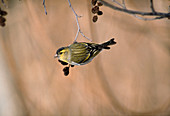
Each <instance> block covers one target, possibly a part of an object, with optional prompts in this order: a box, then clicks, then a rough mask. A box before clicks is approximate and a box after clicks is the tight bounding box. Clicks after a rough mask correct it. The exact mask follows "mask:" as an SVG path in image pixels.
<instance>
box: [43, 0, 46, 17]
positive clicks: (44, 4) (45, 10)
mask: <svg viewBox="0 0 170 116" xmlns="http://www.w3.org/2000/svg"><path fill="white" fill-rule="evenodd" d="M43 5H44V10H45V14H46V15H47V9H46V6H45V0H43Z"/></svg>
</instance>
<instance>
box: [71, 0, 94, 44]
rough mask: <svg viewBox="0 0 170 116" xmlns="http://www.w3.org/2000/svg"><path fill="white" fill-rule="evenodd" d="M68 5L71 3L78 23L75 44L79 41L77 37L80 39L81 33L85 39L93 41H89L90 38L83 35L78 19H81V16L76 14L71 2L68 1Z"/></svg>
mask: <svg viewBox="0 0 170 116" xmlns="http://www.w3.org/2000/svg"><path fill="white" fill-rule="evenodd" d="M68 3H69V6H70V8H71V9H72V11H73V13H74V15H75V17H76V23H77V27H78V30H77V34H76V37H75V39H74V42H76V41H77V37H78V35H79V33H80V34H81V35H82V36H83V37H85V38H86V39H88V40H89V41H92V40H91V39H89V38H88V37H86V36H85V35H84V34H83V32H82V31H81V29H80V24H79V21H78V18H80V17H81V16H79V15H77V13H76V12H75V10H74V9H73V7H72V6H71V2H70V0H68Z"/></svg>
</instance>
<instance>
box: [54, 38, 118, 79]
mask: <svg viewBox="0 0 170 116" xmlns="http://www.w3.org/2000/svg"><path fill="white" fill-rule="evenodd" d="M115 44H116V42H115V41H114V38H112V39H110V40H109V41H107V42H104V43H102V44H96V43H87V42H74V43H73V44H71V45H69V46H67V47H61V48H59V49H58V50H57V51H56V54H55V56H54V58H58V61H59V62H60V63H61V64H62V65H69V67H70V66H71V67H74V66H75V65H85V64H88V63H89V62H91V61H92V60H93V58H95V56H97V55H98V54H99V53H100V52H101V51H102V50H103V49H106V50H108V49H110V47H109V46H111V45H115ZM69 67H65V68H64V69H63V71H64V74H65V76H67V75H68V74H69Z"/></svg>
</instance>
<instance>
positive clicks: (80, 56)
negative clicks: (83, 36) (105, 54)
mask: <svg viewBox="0 0 170 116" xmlns="http://www.w3.org/2000/svg"><path fill="white" fill-rule="evenodd" d="M95 45H96V44H93V43H84V42H81V43H74V44H72V45H71V46H70V49H71V53H72V55H71V61H73V62H75V63H78V64H81V63H85V62H86V61H88V60H89V59H91V58H92V56H93V55H94V56H95V54H96V53H97V51H98V50H96V49H95V48H94V47H95ZM97 54H98V53H97Z"/></svg>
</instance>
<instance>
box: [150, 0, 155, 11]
mask: <svg viewBox="0 0 170 116" xmlns="http://www.w3.org/2000/svg"><path fill="white" fill-rule="evenodd" d="M150 4H151V6H150V7H151V10H152V12H155V9H154V5H153V0H150Z"/></svg>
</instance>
